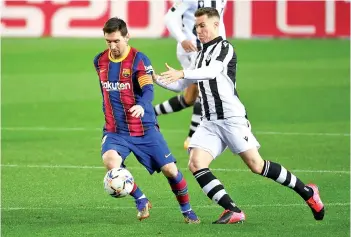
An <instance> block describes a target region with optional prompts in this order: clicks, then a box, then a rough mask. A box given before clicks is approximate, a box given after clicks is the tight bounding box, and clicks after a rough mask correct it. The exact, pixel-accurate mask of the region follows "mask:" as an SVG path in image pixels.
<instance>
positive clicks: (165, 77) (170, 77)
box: [159, 63, 184, 85]
mask: <svg viewBox="0 0 351 237" xmlns="http://www.w3.org/2000/svg"><path fill="white" fill-rule="evenodd" d="M166 68H167V69H168V71H166V72H162V73H161V76H162V77H161V78H160V79H159V81H160V82H161V83H162V84H164V85H168V84H170V83H172V82H175V81H177V80H179V79H181V78H183V77H184V73H183V71H178V70H175V69H174V68H172V67H170V66H168V64H167V63H166Z"/></svg>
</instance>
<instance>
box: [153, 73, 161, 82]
mask: <svg viewBox="0 0 351 237" xmlns="http://www.w3.org/2000/svg"><path fill="white" fill-rule="evenodd" d="M159 77H160V76H159V75H157V74H156V73H155V72H154V73H152V80H153V81H154V82H156V81H157V79H158V78H159Z"/></svg>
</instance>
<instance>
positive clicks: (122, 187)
mask: <svg viewBox="0 0 351 237" xmlns="http://www.w3.org/2000/svg"><path fill="white" fill-rule="evenodd" d="M133 186H134V178H133V176H132V174H131V173H130V172H129V171H128V170H127V169H124V168H113V169H111V170H109V171H107V173H106V175H105V178H104V189H105V191H106V192H107V193H108V194H110V195H111V196H112V197H115V198H122V197H125V196H127V195H128V194H130V192H131V191H132V190H133Z"/></svg>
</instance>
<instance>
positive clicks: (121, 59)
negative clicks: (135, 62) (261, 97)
mask: <svg viewBox="0 0 351 237" xmlns="http://www.w3.org/2000/svg"><path fill="white" fill-rule="evenodd" d="M127 47H128V48H127V49H126V52H125V53H124V55H123V56H122V57H120V58H118V59H113V58H112V56H111V51H108V57H109V59H110V60H111V61H112V62H114V63H119V62H122V61H123V60H124V59H126V57H127V56H128V54H129V52H130V46H129V45H128V46H127Z"/></svg>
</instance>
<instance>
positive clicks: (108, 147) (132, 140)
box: [94, 17, 200, 223]
mask: <svg viewBox="0 0 351 237" xmlns="http://www.w3.org/2000/svg"><path fill="white" fill-rule="evenodd" d="M103 32H104V37H105V40H106V44H107V46H108V49H106V50H105V51H103V52H102V53H99V54H98V55H97V56H96V57H95V58H94V65H95V69H96V71H97V73H98V76H99V83H100V89H101V93H102V98H103V112H104V114H105V126H104V129H103V139H102V152H101V153H102V159H103V162H104V165H105V167H106V168H107V169H108V170H110V169H112V168H119V167H121V166H124V160H125V159H126V158H127V156H128V155H129V154H130V153H131V152H133V154H134V155H135V157H136V158H137V159H138V161H139V162H140V163H141V164H142V165H143V166H144V167H145V168H146V169H147V170H148V171H149V173H150V174H153V173H154V172H155V171H156V172H160V171H162V173H163V174H164V175H165V176H166V177H167V179H168V182H169V184H170V186H171V189H172V191H173V193H174V194H175V196H176V198H177V200H178V202H179V205H180V209H181V212H182V214H183V216H184V219H185V222H187V223H199V222H200V220H199V219H198V217H197V216H196V214H195V213H194V211H193V210H192V209H191V206H190V203H189V194H188V189H187V183H186V181H185V179H184V178H183V175H182V173H181V172H180V171H179V170H178V168H177V166H176V164H175V162H176V160H175V158H174V157H173V155H172V154H171V152H170V150H169V148H168V145H167V143H166V141H165V140H164V138H163V136H162V134H161V133H160V131H159V128H158V124H157V120H156V117H155V113H154V109H153V106H152V104H151V103H152V100H153V97H154V89H153V84H152V83H153V81H152V73H153V69H152V66H151V63H150V60H149V59H148V57H147V56H146V55H145V54H143V53H141V52H139V51H138V50H136V49H134V48H132V47H130V46H129V45H128V40H129V34H128V29H127V26H126V23H125V22H124V21H123V20H121V19H119V18H116V17H114V18H111V19H109V20H108V21H107V22H106V23H105V25H104V28H103ZM130 195H131V196H133V197H134V199H135V202H136V207H137V209H138V214H137V218H138V219H139V220H142V219H145V218H147V217H149V209H150V208H151V204H150V202H149V200H148V199H147V198H146V196H145V195H144V194H143V192H142V191H141V190H140V188H139V187H138V186H137V185H136V184H134V188H133V191H132V192H131V193H130Z"/></svg>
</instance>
